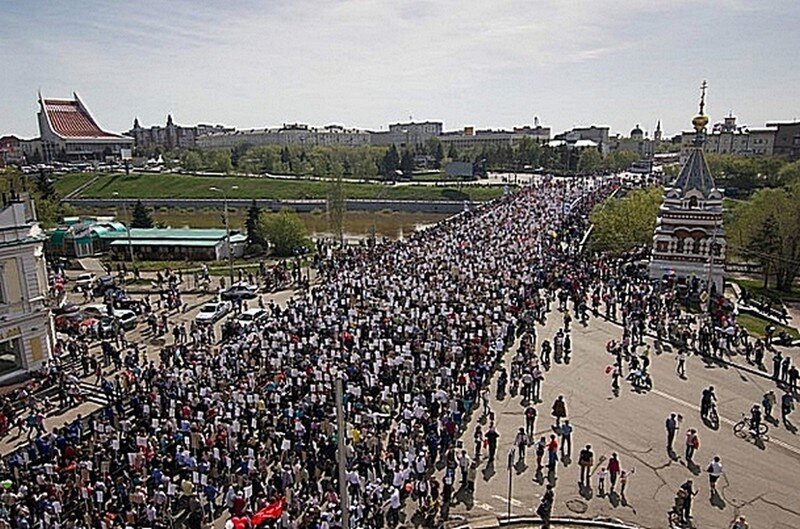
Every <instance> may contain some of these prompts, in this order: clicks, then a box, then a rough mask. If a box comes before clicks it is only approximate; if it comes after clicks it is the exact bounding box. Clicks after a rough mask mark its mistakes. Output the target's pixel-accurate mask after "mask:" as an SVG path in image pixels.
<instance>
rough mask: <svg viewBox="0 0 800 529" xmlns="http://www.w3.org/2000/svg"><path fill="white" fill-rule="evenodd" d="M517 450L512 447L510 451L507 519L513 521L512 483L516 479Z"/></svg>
mask: <svg viewBox="0 0 800 529" xmlns="http://www.w3.org/2000/svg"><path fill="white" fill-rule="evenodd" d="M515 453H516V450H515V449H514V447H511V448H510V449H509V451H508V505H507V512H506V516H507V517H508V518H507V519H508V520H509V521H511V481H512V478H513V477H514V455H515Z"/></svg>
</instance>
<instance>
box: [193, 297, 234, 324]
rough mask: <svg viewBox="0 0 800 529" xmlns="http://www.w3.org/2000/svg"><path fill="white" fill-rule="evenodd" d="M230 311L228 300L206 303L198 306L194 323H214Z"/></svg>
mask: <svg viewBox="0 0 800 529" xmlns="http://www.w3.org/2000/svg"><path fill="white" fill-rule="evenodd" d="M230 311H231V302H230V301H220V302H211V303H206V304H205V305H203V306H202V307H200V312H198V313H197V316H195V317H194V321H195V323H197V324H198V325H204V324H208V323H216V322H217V321H219V319H220V318H222V317H223V316H225V315H226V314H227V313H229V312H230Z"/></svg>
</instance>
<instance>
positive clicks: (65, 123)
mask: <svg viewBox="0 0 800 529" xmlns="http://www.w3.org/2000/svg"><path fill="white" fill-rule="evenodd" d="M40 103H41V106H42V109H43V111H44V113H45V117H46V118H47V121H48V122H49V123H50V126H51V128H52V129H53V132H54V133H56V134H57V135H59V136H61V137H62V138H120V137H121V136H120V135H118V134H113V133H111V132H106V131H104V130H103V129H101V128H100V126H99V125H98V124H97V122H96V121H95V120H94V118H93V117H92V116H91V114H89V111H88V110H87V109H86V107H84V106H83V105H82V104H81V102H80V100H79V99H78V97H77V95H75V96H74V99H40Z"/></svg>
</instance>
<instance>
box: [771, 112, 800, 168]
mask: <svg viewBox="0 0 800 529" xmlns="http://www.w3.org/2000/svg"><path fill="white" fill-rule="evenodd" d="M767 127H774V128H775V140H774V143H773V145H774V146H773V153H774V154H775V155H776V156H786V157H787V158H789V159H790V160H798V159H800V121H786V122H774V123H767Z"/></svg>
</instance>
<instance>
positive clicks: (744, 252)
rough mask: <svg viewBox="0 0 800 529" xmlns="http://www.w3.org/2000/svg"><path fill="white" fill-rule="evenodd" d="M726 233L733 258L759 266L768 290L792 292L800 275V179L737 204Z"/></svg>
mask: <svg viewBox="0 0 800 529" xmlns="http://www.w3.org/2000/svg"><path fill="white" fill-rule="evenodd" d="M726 232H727V235H728V255H729V256H730V257H735V258H738V259H744V260H748V261H753V262H757V263H759V264H760V265H761V267H762V274H763V275H762V277H763V280H764V287H765V288H767V287H769V286H770V285H771V284H774V286H775V288H777V289H778V290H781V291H785V292H788V291H789V290H791V288H792V285H793V284H794V281H795V279H796V278H797V276H798V272H800V178H796V179H795V180H794V181H793V182H792V183H790V184H789V185H786V186H784V187H777V188H771V189H769V188H765V189H759V190H757V191H756V192H755V193H753V196H752V197H751V198H750V200H748V201H747V202H742V203H740V204H737V205H736V206H735V207H734V208H732V210H731V211H730V212H729V215H728V218H726ZM772 281H774V283H771V282H772Z"/></svg>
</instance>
